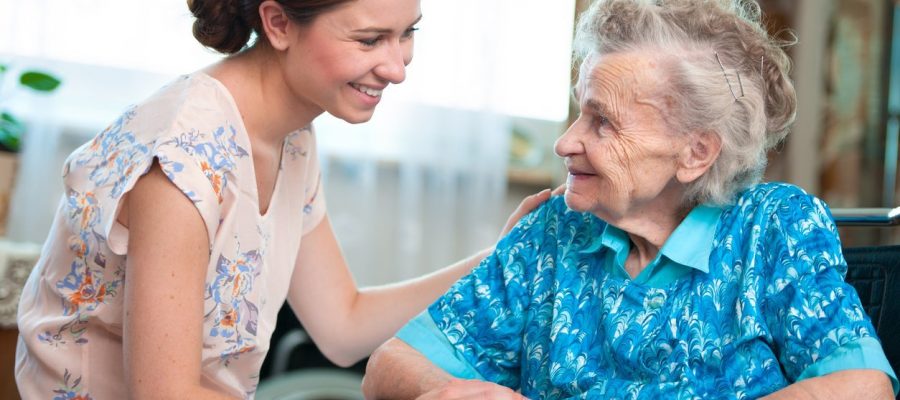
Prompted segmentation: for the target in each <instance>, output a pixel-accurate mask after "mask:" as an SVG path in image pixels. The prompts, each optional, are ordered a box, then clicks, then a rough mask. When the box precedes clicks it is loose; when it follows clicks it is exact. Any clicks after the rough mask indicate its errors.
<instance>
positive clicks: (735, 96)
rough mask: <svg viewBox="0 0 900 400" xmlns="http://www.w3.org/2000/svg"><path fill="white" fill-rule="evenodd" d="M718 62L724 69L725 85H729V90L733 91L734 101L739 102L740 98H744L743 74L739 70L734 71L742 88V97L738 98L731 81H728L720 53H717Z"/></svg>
mask: <svg viewBox="0 0 900 400" xmlns="http://www.w3.org/2000/svg"><path fill="white" fill-rule="evenodd" d="M715 55H716V61H717V62H718V63H719V68H721V69H722V76H724V77H725V83H727V84H728V90H729V91H731V97H734V101H737V100H738V99H739V98H741V97H744V83H743V82H742V81H741V73H740V72H738V71H737V70H735V71H734V74H735V75H737V80H738V85H739V86H740V88H741V96H740V97H738V96H737V94H735V93H734V87H732V86H731V80H729V79H728V73H727V72H725V66H724V65H722V60H721V59H719V52H718V51H717V52H715Z"/></svg>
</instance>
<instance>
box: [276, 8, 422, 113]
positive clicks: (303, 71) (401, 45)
mask: <svg viewBox="0 0 900 400" xmlns="http://www.w3.org/2000/svg"><path fill="white" fill-rule="evenodd" d="M421 15H422V14H421V11H420V6H419V0H355V1H349V2H347V3H344V4H342V5H340V6H338V7H337V8H335V9H334V10H331V11H329V12H326V13H324V14H321V15H319V16H318V17H316V19H315V20H314V21H313V22H312V23H311V24H309V25H307V26H302V27H299V29H298V30H297V31H298V34H297V35H296V38H295V39H294V40H295V43H294V45H292V46H290V47H289V48H288V51H287V55H286V58H285V62H284V63H283V64H282V65H283V67H284V68H285V69H286V70H285V71H284V74H285V77H286V79H287V84H288V85H289V86H290V88H291V90H292V91H293V92H294V94H295V95H296V96H297V97H298V98H299V99H301V102H303V103H307V105H308V106H310V107H312V108H313V109H315V110H318V111H327V112H328V113H330V114H332V115H334V116H335V117H337V118H341V119H343V120H345V121H347V122H350V123H360V122H365V121H368V120H369V119H370V118H372V114H373V112H374V111H375V106H376V105H378V102H379V101H380V100H381V96H382V94H383V92H384V91H385V89H386V88H387V87H388V85H390V84H392V83H394V84H397V83H400V82H403V80H404V79H405V77H406V65H408V64H409V62H410V61H411V60H412V51H413V37H414V35H413V33H414V30H415V24H416V23H417V22H418V21H419V19H420V18H421Z"/></svg>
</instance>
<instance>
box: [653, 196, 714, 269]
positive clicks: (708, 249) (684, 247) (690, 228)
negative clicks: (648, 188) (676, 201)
mask: <svg viewBox="0 0 900 400" xmlns="http://www.w3.org/2000/svg"><path fill="white" fill-rule="evenodd" d="M722 211H723V210H722V208H721V207H715V206H710V205H706V204H701V205H699V206H697V207H694V209H693V210H691V212H690V213H688V215H687V217H685V218H684V221H681V223H680V224H678V227H677V228H675V231H674V232H672V235H670V236H669V238H668V239H666V242H665V243H664V244H663V247H662V249H660V252H661V253H662V254H663V255H664V256H666V257H668V258H669V259H670V260H672V261H674V262H677V263H679V264H681V265H684V266H687V267H691V268H694V269H697V270H700V271H703V272H707V273H708V272H709V255H710V253H712V246H713V239H714V238H715V235H716V227H717V226H718V225H719V216H721V215H722Z"/></svg>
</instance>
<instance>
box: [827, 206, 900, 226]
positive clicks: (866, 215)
mask: <svg viewBox="0 0 900 400" xmlns="http://www.w3.org/2000/svg"><path fill="white" fill-rule="evenodd" d="M831 215H833V216H834V221H835V222H836V223H837V224H838V225H839V226H890V225H900V207H896V208H832V209H831Z"/></svg>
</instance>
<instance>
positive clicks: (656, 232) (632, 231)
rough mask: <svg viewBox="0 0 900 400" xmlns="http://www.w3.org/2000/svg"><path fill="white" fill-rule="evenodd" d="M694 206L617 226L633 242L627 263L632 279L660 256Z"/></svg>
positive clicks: (623, 222) (633, 219)
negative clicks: (664, 246)
mask: <svg viewBox="0 0 900 400" xmlns="http://www.w3.org/2000/svg"><path fill="white" fill-rule="evenodd" d="M693 208H694V205H690V206H686V207H683V208H681V209H679V210H677V211H676V212H670V213H659V214H656V213H654V215H644V216H642V217H640V218H632V219H629V220H624V221H620V224H615V225H616V226H617V227H618V228H619V229H622V230H623V231H625V232H626V233H627V234H628V238H629V239H630V240H631V250H630V251H629V253H628V258H627V259H626V262H625V270H626V271H627V272H628V274H629V275H631V277H632V278H634V277H636V276H637V275H638V274H640V273H641V271H643V270H644V269H645V268H646V267H647V265H648V264H650V262H651V261H653V259H654V258H656V255H657V254H659V251H660V249H662V246H663V244H665V243H666V240H668V239H669V236H672V232H674V231H675V228H677V227H678V225H679V224H681V222H682V221H684V218H685V217H686V216H687V214H688V213H689V212H690V211H691V210H692V209H693Z"/></svg>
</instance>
